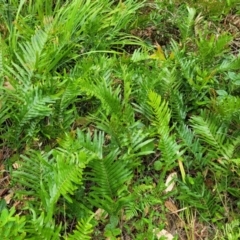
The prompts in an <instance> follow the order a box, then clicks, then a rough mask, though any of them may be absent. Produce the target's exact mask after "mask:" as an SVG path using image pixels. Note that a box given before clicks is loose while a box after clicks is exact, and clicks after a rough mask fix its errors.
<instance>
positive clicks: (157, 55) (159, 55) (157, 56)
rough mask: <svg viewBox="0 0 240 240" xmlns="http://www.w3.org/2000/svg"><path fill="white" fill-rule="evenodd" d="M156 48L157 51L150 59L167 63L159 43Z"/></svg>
mask: <svg viewBox="0 0 240 240" xmlns="http://www.w3.org/2000/svg"><path fill="white" fill-rule="evenodd" d="M156 47H157V50H156V51H155V52H154V53H153V54H152V55H150V58H152V59H157V60H161V61H165V60H166V57H165V54H164V52H163V50H162V47H161V46H160V45H159V44H158V43H156Z"/></svg>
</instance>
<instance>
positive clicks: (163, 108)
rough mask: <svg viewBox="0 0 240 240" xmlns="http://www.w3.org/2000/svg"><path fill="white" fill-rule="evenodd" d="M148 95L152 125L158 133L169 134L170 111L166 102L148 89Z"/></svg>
mask: <svg viewBox="0 0 240 240" xmlns="http://www.w3.org/2000/svg"><path fill="white" fill-rule="evenodd" d="M148 97H149V101H148V104H149V106H151V107H152V111H153V114H154V119H153V125H154V126H156V127H157V131H158V133H159V134H160V135H166V134H167V135H169V134H170V126H169V124H170V119H171V111H170V109H169V108H168V103H167V102H166V101H165V100H164V99H162V98H161V96H160V95H158V94H157V93H155V92H153V91H149V94H148Z"/></svg>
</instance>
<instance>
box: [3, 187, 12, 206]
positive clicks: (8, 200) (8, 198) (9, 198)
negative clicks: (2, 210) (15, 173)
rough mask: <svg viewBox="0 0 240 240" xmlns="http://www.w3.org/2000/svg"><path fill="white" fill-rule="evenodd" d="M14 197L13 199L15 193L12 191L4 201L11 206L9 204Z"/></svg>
mask: <svg viewBox="0 0 240 240" xmlns="http://www.w3.org/2000/svg"><path fill="white" fill-rule="evenodd" d="M12 197H13V191H11V190H10V191H9V194H7V195H6V196H5V197H4V199H5V201H6V203H7V204H9V203H10V202H11V200H12Z"/></svg>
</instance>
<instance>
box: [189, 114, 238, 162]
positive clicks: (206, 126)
mask: <svg viewBox="0 0 240 240" xmlns="http://www.w3.org/2000/svg"><path fill="white" fill-rule="evenodd" d="M191 123H192V127H193V129H194V131H195V132H196V133H197V134H198V136H199V138H200V139H201V141H203V142H204V143H206V144H208V145H209V146H211V152H212V153H213V154H214V155H215V156H218V154H219V156H223V157H224V158H226V159H229V158H231V156H232V154H233V151H234V145H233V144H232V141H230V140H229V139H227V128H226V126H225V125H224V124H223V123H221V122H219V121H218V119H216V118H214V117H213V116H211V117H210V115H209V114H207V113H206V112H202V114H201V115H200V116H193V117H192V118H191Z"/></svg>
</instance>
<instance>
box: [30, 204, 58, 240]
mask: <svg viewBox="0 0 240 240" xmlns="http://www.w3.org/2000/svg"><path fill="white" fill-rule="evenodd" d="M30 210H31V212H32V214H33V215H32V219H31V221H29V222H27V239H29V240H35V239H39V240H46V239H51V240H58V239H59V238H60V231H61V224H60V225H59V226H57V225H56V224H55V223H54V221H53V220H51V221H49V219H47V217H46V214H45V212H42V213H41V214H40V215H38V214H36V212H35V211H34V209H30Z"/></svg>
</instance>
